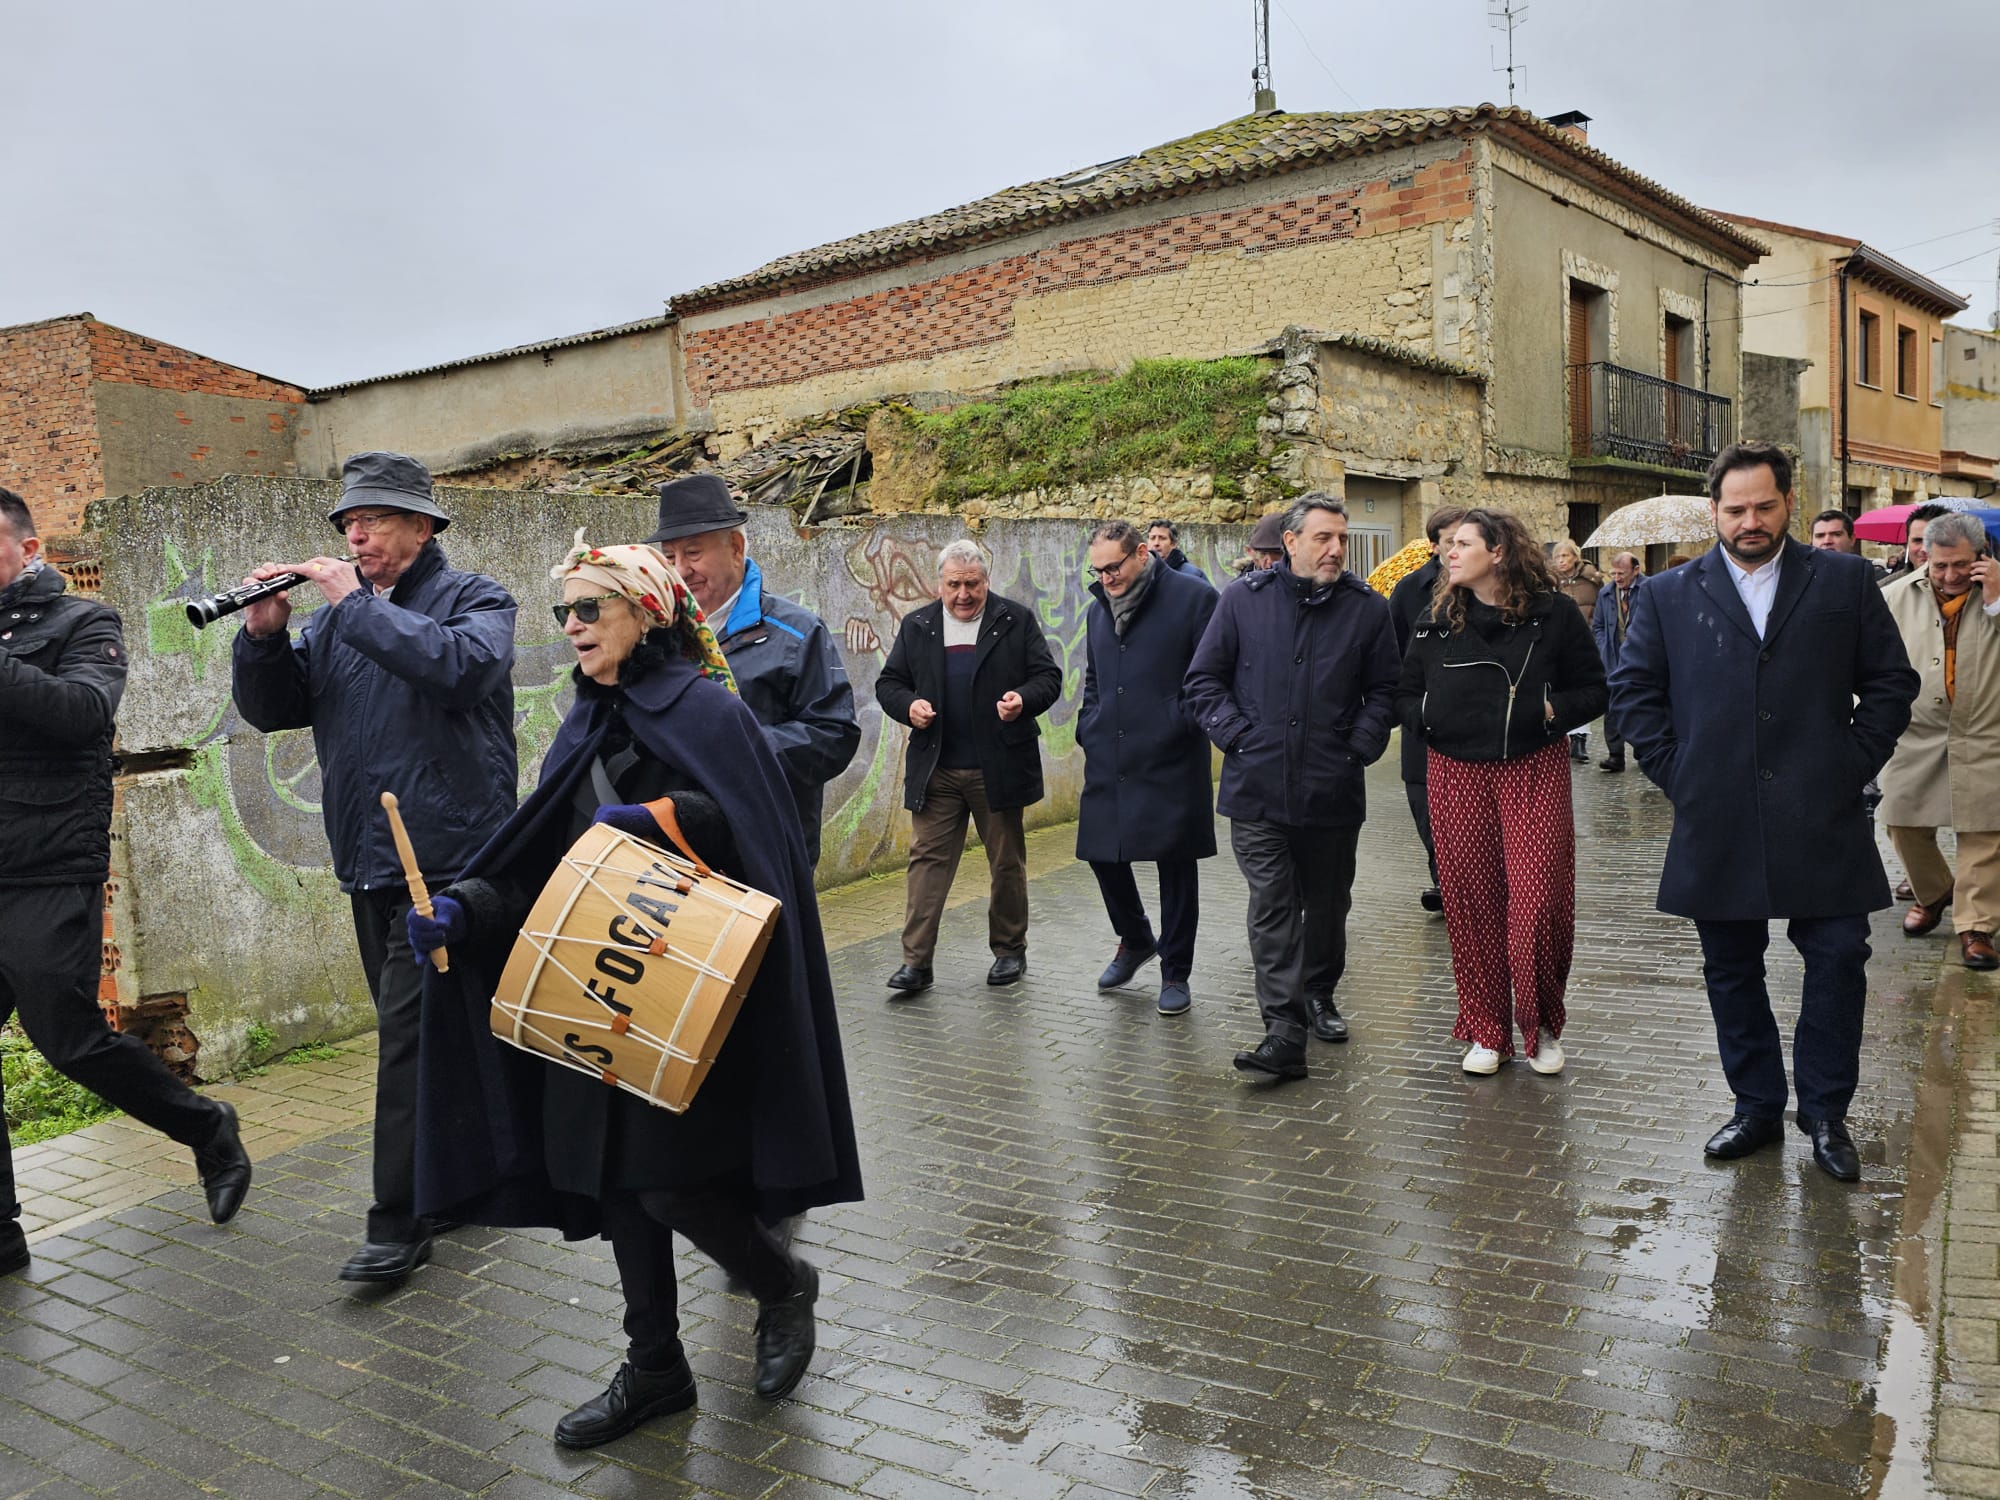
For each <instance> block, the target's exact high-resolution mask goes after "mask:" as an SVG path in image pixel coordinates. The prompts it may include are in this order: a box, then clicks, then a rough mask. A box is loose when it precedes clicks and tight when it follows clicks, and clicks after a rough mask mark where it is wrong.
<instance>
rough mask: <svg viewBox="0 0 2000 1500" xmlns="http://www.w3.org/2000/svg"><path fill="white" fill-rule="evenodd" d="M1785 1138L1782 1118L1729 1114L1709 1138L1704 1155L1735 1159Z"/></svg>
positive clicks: (1703, 1150)
mask: <svg viewBox="0 0 2000 1500" xmlns="http://www.w3.org/2000/svg"><path fill="white" fill-rule="evenodd" d="M1784 1138H1785V1122H1784V1121H1783V1120H1763V1119H1759V1118H1758V1117H1757V1116H1756V1115H1731V1116H1730V1117H1729V1123H1728V1124H1726V1125H1724V1126H1723V1127H1722V1129H1720V1130H1718V1131H1716V1132H1715V1134H1714V1135H1712V1136H1710V1137H1709V1138H1708V1144H1707V1145H1706V1146H1703V1147H1702V1148H1701V1149H1702V1152H1703V1154H1704V1155H1707V1156H1712V1157H1714V1158H1715V1159H1716V1160H1717V1161H1734V1160H1736V1158H1737V1157H1739V1156H1748V1155H1749V1154H1750V1153H1751V1152H1752V1151H1762V1150H1763V1149H1764V1148H1765V1147H1766V1146H1771V1145H1776V1144H1777V1143H1778V1142H1779V1141H1781V1140H1783V1139H1784Z"/></svg>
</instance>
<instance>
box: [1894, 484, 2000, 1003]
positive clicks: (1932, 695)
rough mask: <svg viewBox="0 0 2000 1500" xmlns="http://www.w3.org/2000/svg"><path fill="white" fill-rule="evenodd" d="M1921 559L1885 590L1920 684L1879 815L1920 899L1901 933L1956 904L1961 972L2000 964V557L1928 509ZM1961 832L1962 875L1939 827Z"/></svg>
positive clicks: (1919, 929)
mask: <svg viewBox="0 0 2000 1500" xmlns="http://www.w3.org/2000/svg"><path fill="white" fill-rule="evenodd" d="M1924 550H1925V551H1926V552H1927V553H1928V554H1929V555H1928V557H1927V559H1926V561H1925V563H1924V566H1923V567H1922V568H1921V569H1919V570H1918V571H1916V572H1913V573H1911V574H1910V575H1909V576H1908V577H1905V578H1899V579H1897V580H1896V581H1895V582H1894V583H1892V584H1890V585H1889V586H1888V587H1887V588H1885V589H1884V590H1883V591H1882V602H1883V603H1885V604H1887V605H1888V606H1889V613H1890V615H1891V617H1892V618H1894V620H1895V622H1896V629H1897V631H1898V633H1900V634H1901V636H1902V637H1903V649H1904V650H1906V651H1908V652H1909V653H1910V665H1911V666H1913V667H1915V668H1916V669H1917V673H1918V675H1919V676H1920V677H1921V678H1922V679H1923V686H1922V688H1921V689H1920V690H1919V691H1918V693H1917V701H1916V703H1915V704H1914V705H1913V706H1912V708H1911V713H1910V727H1909V728H1908V729H1906V730H1904V731H1903V734H1902V737H1901V738H1900V739H1898V740H1897V741H1896V753H1895V754H1894V755H1892V756H1891V757H1890V758H1889V764H1888V765H1887V766H1886V767H1884V768H1883V771H1882V815H1883V817H1884V818H1886V819H1887V820H1888V824H1889V841H1890V842H1891V843H1892V844H1894V845H1895V846H1896V857H1897V858H1898V859H1900V860H1902V862H1903V868H1904V869H1905V870H1907V871H1908V872H1909V876H1910V893H1911V895H1912V896H1913V897H1914V898H1915V901H1916V904H1915V905H1914V906H1912V907H1911V908H1910V909H1909V911H1908V912H1906V913H1905V914H1904V916H1903V931H1904V932H1905V933H1906V934H1907V935H1908V936H1910V937H1913V938H1914V937H1922V936H1923V935H1924V934H1925V933H1927V932H1929V931H1931V930H1932V929H1933V928H1934V927H1936V926H1937V925H1938V923H1939V922H1941V921H1942V920H1943V919H1944V912H1945V908H1946V907H1950V908H1951V909H1952V926H1953V928H1954V929H1956V931H1957V933H1958V946H1959V957H1960V958H1961V960H1963V962H1964V964H1965V966H1966V968H1968V969H2000V954H1996V953H1995V952H1994V948H1993V934H1994V932H1995V930H1996V924H2000V777H1995V776H1994V774H1993V767H1994V766H1995V765H1996V764H2000V564H1996V563H1995V560H1994V559H1993V558H1991V557H1989V556H1987V539H1986V531H1985V528H1984V527H1983V526H1982V525H1981V524H1980V523H1979V522H1978V521H1976V520H1974V519H1973V518H1972V517H1971V516H1965V515H1957V514H1952V513H1947V514H1945V515H1941V516H1937V517H1934V518H1933V519H1932V521H1931V523H1930V529H1929V530H1928V531H1927V532H1926V533H1925V534H1924ZM1945 824H1950V825H1951V827H1952V828H1953V829H1955V830H1956V831H1957V833H1958V873H1957V876H1956V877H1954V876H1953V874H1952V870H1951V866H1950V865H1948V864H1946V863H1945V858H1944V856H1943V855H1942V854H1940V853H1939V852H1938V843H1937V831H1938V829H1939V828H1940V827H1941V826H1943V825H1945Z"/></svg>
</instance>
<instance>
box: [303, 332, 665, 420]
mask: <svg viewBox="0 0 2000 1500" xmlns="http://www.w3.org/2000/svg"><path fill="white" fill-rule="evenodd" d="M672 321H673V317H672V315H671V314H668V315H665V316H662V317H657V318H640V319H639V320H638V321H637V322H633V323H618V324H615V325H613V326H612V327H610V328H593V329H591V330H590V331H589V332H587V333H572V334H566V335H565V336H564V337H562V338H559V339H544V340H543V341H542V342H541V343H539V344H516V345H515V346H514V347H513V348H511V349H495V350H494V351H493V352H492V353H491V354H468V355H466V356H465V358H463V359H448V360H445V361H444V362H443V363H442V364H435V365H419V366H418V367H417V368H416V369H414V370H398V371H396V372H395V373H394V374H393V375H369V376H366V377H365V378H363V379H361V380H343V381H342V382H341V383H340V384H339V385H323V386H320V387H319V388H317V389H316V390H310V391H307V392H306V399H307V400H308V401H317V400H319V399H320V397H322V396H330V395H332V394H333V393H334V392H336V391H351V390H354V389H355V388H357V387H359V386H364V385H380V384H381V383H382V382H383V381H385V380H408V379H409V378H410V377H411V376H413V375H434V374H436V373H437V372H438V371H439V370H456V369H460V368H462V367H464V366H466V365H483V364H489V363H491V362H492V361H494V360H496V359H513V358H515V357H517V356H519V355H522V354H545V353H547V352H548V351H549V350H551V349H571V348H574V347H575V346H576V345H578V344H595V343H599V342H601V341H602V340H604V339H616V338H623V337H624V336H625V335H626V334H628V333H645V332H647V331H648V330H649V329H654V328H665V327H666V326H667V324H669V323H671V322H672Z"/></svg>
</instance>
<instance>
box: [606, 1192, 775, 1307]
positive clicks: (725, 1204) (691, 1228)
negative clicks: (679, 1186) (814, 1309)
mask: <svg viewBox="0 0 2000 1500" xmlns="http://www.w3.org/2000/svg"><path fill="white" fill-rule="evenodd" d="M639 1202H640V1203H641V1204H642V1205H644V1207H645V1210H646V1212H647V1213H648V1214H650V1215H651V1216H652V1217H653V1218H654V1219H655V1220H656V1221H658V1222H659V1223H662V1224H666V1225H669V1226H671V1227H672V1228H673V1229H674V1230H676V1231H677V1232H678V1233H680V1234H682V1235H685V1236H686V1237H687V1241H688V1243H689V1244H691V1245H693V1246H694V1247H695V1248H696V1249H697V1250H699V1251H701V1253H702V1254H703V1255H706V1256H707V1257H708V1258H709V1259H710V1260H712V1261H714V1262H715V1263H716V1264H717V1265H718V1266H720V1267H721V1268H722V1269H723V1270H724V1271H726V1272H728V1273H729V1275H731V1276H733V1277H735V1278H736V1279H737V1280H738V1281H740V1282H742V1283H743V1284H744V1285H745V1286H746V1287H748V1288H749V1289H750V1295H751V1296H753V1297H755V1298H756V1299H757V1300H758V1301H759V1302H782V1301H784V1299H785V1298H787V1297H789V1296H791V1294H792V1291H793V1283H794V1281H795V1280H796V1278H797V1274H798V1261H797V1260H796V1259H795V1258H794V1257H793V1255H792V1253H791V1251H789V1250H787V1249H786V1248H785V1247H784V1245H783V1243H782V1242H781V1241H780V1240H779V1239H778V1237H777V1235H776V1234H775V1233H773V1232H772V1230H771V1229H770V1228H769V1227H768V1226H767V1225H766V1224H765V1223H764V1222H763V1220H761V1219H759V1218H758V1217H757V1214H756V1211H755V1210H754V1209H753V1208H752V1207H751V1206H750V1198H749V1195H748V1194H747V1193H743V1194H738V1193H734V1192H731V1191H730V1190H728V1189H726V1188H722V1189H715V1190H711V1191H707V1192H699V1193H670V1192H641V1193H640V1194H639Z"/></svg>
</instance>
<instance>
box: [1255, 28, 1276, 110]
mask: <svg viewBox="0 0 2000 1500" xmlns="http://www.w3.org/2000/svg"><path fill="white" fill-rule="evenodd" d="M1251 10H1252V13H1253V14H1254V15H1255V17H1256V25H1257V62H1256V66H1254V67H1252V68H1251V69H1250V87H1251V91H1252V93H1251V97H1252V101H1253V103H1252V108H1253V109H1254V110H1255V111H1256V113H1258V114H1260V115H1272V114H1276V113H1277V112H1278V93H1277V90H1276V89H1274V88H1272V87H1271V0H1251Z"/></svg>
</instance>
